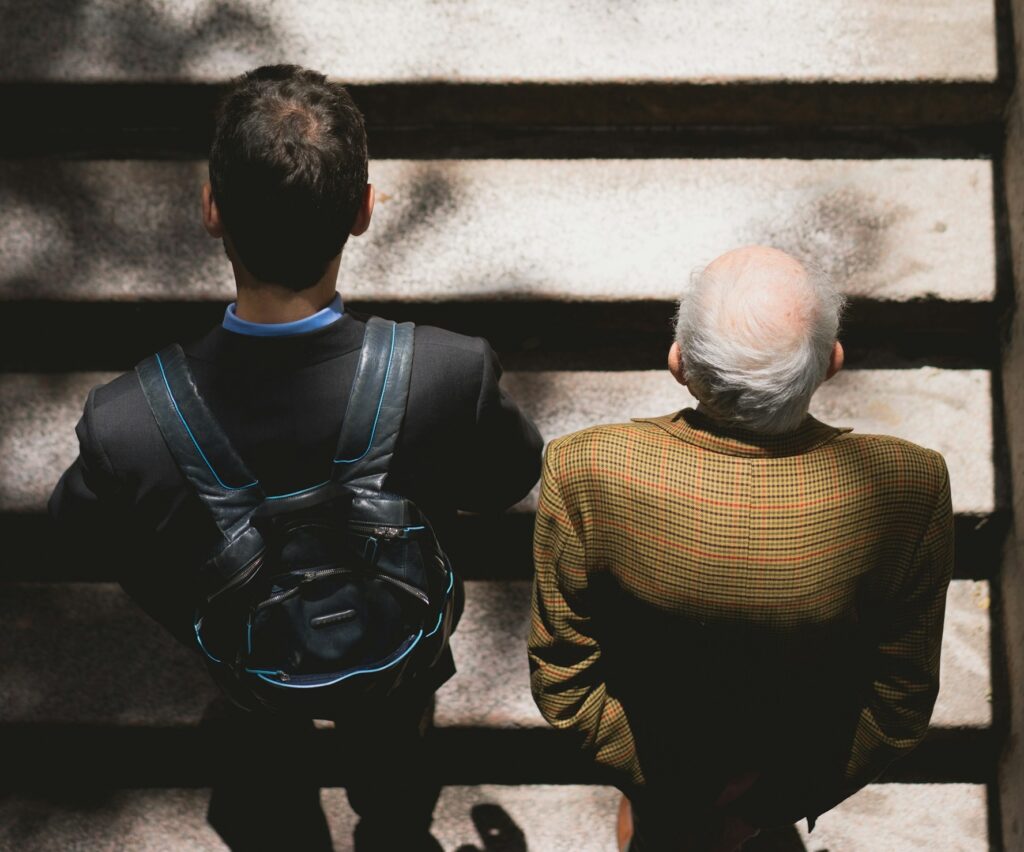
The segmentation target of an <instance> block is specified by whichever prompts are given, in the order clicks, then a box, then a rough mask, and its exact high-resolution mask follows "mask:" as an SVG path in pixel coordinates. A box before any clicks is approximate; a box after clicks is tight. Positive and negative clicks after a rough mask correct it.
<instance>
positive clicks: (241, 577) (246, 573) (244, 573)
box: [206, 551, 263, 604]
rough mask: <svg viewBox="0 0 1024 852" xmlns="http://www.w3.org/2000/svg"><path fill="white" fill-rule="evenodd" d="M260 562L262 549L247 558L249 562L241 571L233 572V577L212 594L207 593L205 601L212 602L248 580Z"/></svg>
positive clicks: (261, 560) (257, 568)
mask: <svg viewBox="0 0 1024 852" xmlns="http://www.w3.org/2000/svg"><path fill="white" fill-rule="evenodd" d="M262 564H263V551H260V552H259V553H257V554H256V555H255V556H254V557H253V558H252V559H250V560H249V562H248V563H247V564H246V565H245V567H244V568H242V570H241V571H239V572H238V573H237V574H235V576H234V577H232V578H231V579H230V580H228V582H227V583H225V584H224V585H223V586H221V587H220V588H219V589H217V591H215V592H214V593H213V594H211V595H207V597H206V603H207V604H211V603H213V601H214V599H216V598H219V597H220V596H221V595H223V594H224V593H225V592H230V591H231V590H232V589H236V588H238V587H239V586H241V585H243V584H244V583H246V582H248V581H249V580H250V579H251V578H252V575H253V574H255V573H256V572H257V571H258V570H259V569H260V566H261V565H262Z"/></svg>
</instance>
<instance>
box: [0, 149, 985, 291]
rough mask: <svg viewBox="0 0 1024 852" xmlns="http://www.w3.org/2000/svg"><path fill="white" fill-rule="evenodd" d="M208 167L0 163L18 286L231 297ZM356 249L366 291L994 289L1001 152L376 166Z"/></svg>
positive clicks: (3, 272)
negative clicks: (750, 262) (213, 219)
mask: <svg viewBox="0 0 1024 852" xmlns="http://www.w3.org/2000/svg"><path fill="white" fill-rule="evenodd" d="M204 175H205V166H204V165H202V164H197V163H187V162H186V163H182V162H147V161H119V162H41V161H26V162H15V161H7V162H0V256H2V257H3V258H4V263H3V266H2V268H0V299H40V298H52V299H71V300H78V299H83V300H98V299H132V298H139V299H181V300H189V299H228V298H230V296H231V293H232V279H231V273H230V268H229V267H228V264H227V262H226V260H225V258H224V256H223V253H222V250H221V247H220V245H219V243H217V242H215V241H213V240H211V239H209V238H208V237H207V236H206V234H205V233H204V232H203V230H202V227H201V226H200V223H199V202H198V197H199V196H198V193H199V187H200V186H201V184H202V181H203V180H204ZM370 177H371V180H372V181H373V182H374V184H375V185H376V187H377V190H378V204H377V208H376V211H375V213H374V222H373V225H372V227H371V228H370V230H369V231H368V232H367V234H366V235H365V236H364V237H361V238H359V239H353V240H352V241H351V242H350V245H349V246H348V247H347V248H346V250H345V262H344V264H343V266H342V276H341V283H340V288H341V291H342V293H343V295H344V296H345V297H346V298H350V299H363V300H387V299H398V300H412V301H416V300H419V301H432V300H452V301H460V300H498V299H500V300H510V299H558V300H617V299H668V300H674V299H676V298H677V297H678V294H679V290H680V287H681V284H682V283H683V281H684V280H685V279H686V277H687V276H688V275H689V273H690V271H691V270H692V269H693V268H694V267H696V266H698V265H700V264H702V263H707V262H709V261H710V260H712V259H713V258H714V257H716V256H717V255H718V254H720V253H721V252H723V251H726V250H727V249H729V248H733V247H735V246H737V245H742V244H745V243H769V244H773V245H777V246H779V247H781V248H788V249H790V250H793V251H797V252H801V253H804V254H806V255H808V256H810V257H813V258H815V259H816V260H817V261H818V262H819V263H821V264H822V265H824V266H825V267H826V268H828V269H829V270H830V271H832V272H833V273H834V274H835V276H836V277H837V280H838V281H839V282H840V284H841V285H842V287H843V289H844V290H845V291H846V292H847V293H849V294H851V295H854V296H859V297H865V298H871V299H880V300H889V299H891V300H898V301H905V300H909V299H917V298H940V299H947V300H954V301H958V300H960V301H986V300H990V299H991V298H992V295H993V292H994V287H995V259H994V258H995V254H994V252H995V248H994V247H995V231H994V226H993V218H992V209H993V208H992V176H991V163H990V162H988V161H985V160H923V159H922V160H872V161H858V160H571V161H566V160H562V161H559V160H506V161H501V160H476V161H472V160H464V161H448V160H446V161H440V160H435V161H430V160H426V161H398V160H394V161H386V160H382V161H376V162H374V163H372V164H371V170H370Z"/></svg>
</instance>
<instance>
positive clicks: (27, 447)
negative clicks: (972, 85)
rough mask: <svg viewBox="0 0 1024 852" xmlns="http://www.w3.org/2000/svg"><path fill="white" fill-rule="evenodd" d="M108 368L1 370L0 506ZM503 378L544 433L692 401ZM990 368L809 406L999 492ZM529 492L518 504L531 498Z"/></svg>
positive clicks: (604, 376) (624, 382) (830, 391)
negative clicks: (897, 441) (931, 452)
mask: <svg viewBox="0 0 1024 852" xmlns="http://www.w3.org/2000/svg"><path fill="white" fill-rule="evenodd" d="M110 377H111V376H110V374H101V373H78V374H66V375H56V376H51V375H32V374H7V375H0V458H5V459H18V460H19V463H18V464H16V465H5V466H4V467H3V468H2V469H0V511H33V510H41V509H42V508H43V506H44V504H45V501H46V498H47V495H48V494H49V493H50V490H51V489H52V488H53V486H54V484H55V483H56V481H57V478H58V477H59V475H60V472H61V471H62V470H63V469H64V467H66V466H67V465H68V464H70V463H71V461H72V460H73V459H74V457H75V454H76V452H77V445H76V439H75V435H74V431H73V429H74V424H75V422H76V420H77V419H78V417H79V416H80V415H81V411H82V405H83V403H84V400H85V396H86V393H87V392H88V389H89V388H90V387H92V386H93V385H96V384H98V383H100V382H103V381H106V380H107V379H109V378H110ZM503 383H504V386H505V387H506V388H507V390H508V392H509V393H511V394H512V395H513V396H514V397H515V398H516V399H517V400H519V402H520V403H521V405H522V406H523V408H524V409H525V410H526V411H527V412H528V413H529V414H530V415H531V416H532V417H533V418H534V419H535V420H536V421H537V424H538V426H539V428H540V430H541V434H542V435H543V436H544V437H545V438H546V439H551V438H554V437H556V436H558V435H564V434H566V433H568V432H573V431H576V430H578V429H582V428H585V427H587V426H592V425H594V424H597V423H617V422H622V421H624V420H628V419H629V418H630V417H650V416H656V415H660V414H666V413H668V412H670V411H674V410H676V409H679V408H682V407H684V406H686V405H691V404H693V400H692V398H691V397H689V395H688V394H686V392H685V391H684V390H683V389H682V388H680V387H679V386H678V385H677V384H675V382H674V381H673V380H672V378H671V376H670V375H669V374H668V372H667V371H626V372H613V373H599V372H585V371H584V372H536V373H525V372H523V373H509V374H507V376H506V378H505V379H503ZM990 385H991V376H990V374H989V373H988V372H987V371H985V370H939V369H935V368H930V367H929V368H922V369H918V370H872V371H849V372H845V373H840V374H839V375H838V376H836V377H835V378H834V379H833V380H832V381H830V382H826V383H825V384H824V385H823V386H822V388H821V390H819V391H818V394H817V395H816V397H815V399H814V405H813V406H812V411H813V413H814V414H815V415H817V416H818V417H820V418H821V419H823V420H825V421H826V422H829V423H833V424H834V425H837V426H853V427H855V428H856V429H857V431H860V432H868V433H884V434H892V435H897V436H899V437H901V438H906V439H908V440H911V441H914V442H916V443H918V444H922V445H924V446H926V447H931V448H933V449H936V450H938V451H939V452H941V453H942V454H943V455H944V456H945V457H946V462H947V464H948V465H949V470H950V478H951V483H952V489H953V506H954V509H955V510H956V511H957V512H963V513H968V514H987V513H989V512H991V511H992V510H993V509H994V508H995V507H996V506H997V505H999V502H998V500H997V495H996V494H995V488H996V486H995V477H994V469H993V461H992V400H991V387H990ZM533 504H534V497H530V498H527V500H526V501H524V502H523V503H522V504H520V507H521V508H527V509H528V508H531V507H532V506H533Z"/></svg>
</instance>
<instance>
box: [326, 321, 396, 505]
mask: <svg viewBox="0 0 1024 852" xmlns="http://www.w3.org/2000/svg"><path fill="white" fill-rule="evenodd" d="M414 328H415V326H414V325H413V324H412V323H411V322H404V323H401V324H397V323H394V322H391V321H390V320H385V319H381V318H380V317H372V318H371V319H370V321H369V322H368V323H367V324H366V334H365V336H364V337H363V348H362V351H361V352H360V353H359V364H358V365H357V366H356V375H355V379H354V380H353V382H352V390H351V392H350V393H349V397H348V406H347V407H346V409H345V419H344V420H343V421H342V424H341V434H340V435H339V436H338V450H337V452H336V453H335V454H334V470H333V472H332V477H331V478H332V479H334V480H335V481H337V482H344V483H347V484H354V485H359V486H360V487H363V488H368V489H373V490H376V491H380V490H382V489H383V487H384V478H385V477H386V476H387V473H388V467H389V466H390V464H391V457H392V456H393V455H394V452H395V445H396V444H397V443H398V434H399V432H401V431H402V420H403V419H404V417H405V404H406V401H407V400H408V398H409V379H410V377H411V376H412V356H413V330H414Z"/></svg>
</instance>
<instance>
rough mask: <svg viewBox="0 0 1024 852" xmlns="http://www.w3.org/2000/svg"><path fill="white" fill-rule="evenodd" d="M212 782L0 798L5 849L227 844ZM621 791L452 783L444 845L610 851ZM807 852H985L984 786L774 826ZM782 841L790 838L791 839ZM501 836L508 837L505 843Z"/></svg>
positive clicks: (344, 820)
mask: <svg viewBox="0 0 1024 852" xmlns="http://www.w3.org/2000/svg"><path fill="white" fill-rule="evenodd" d="M321 801H322V802H323V805H324V810H325V812H326V813H327V818H328V822H329V824H330V827H331V834H332V836H333V838H334V848H335V849H336V850H337V852H351V849H352V830H353V828H354V825H355V815H354V814H353V813H352V809H351V808H350V807H349V805H348V802H347V801H346V799H345V796H344V793H343V791H342V790H340V789H327V790H324V791H323V792H322V793H321ZM208 802H209V791H208V790H202V789H200V790H180V789H169V790H168V789H155V790H117V791H109V792H106V791H102V790H93V791H88V792H82V793H81V794H80V796H79V798H74V797H71V796H65V797H63V798H60V799H56V798H44V797H33V796H28V795H14V796H6V797H4V799H3V800H2V801H0V847H2V848H5V849H12V850H13V849H17V850H19V852H50V850H53V849H61V850H67V852H79V850H81V852H86V850H88V852H101V850H103V851H104V852H105V850H110V852H113V850H121V849H132V850H133V851H134V850H138V852H165V850H167V852H170V850H180V849H189V850H192V852H222V850H225V849H226V848H227V847H226V846H224V845H223V843H222V842H221V840H220V838H219V837H218V836H217V835H216V834H215V833H214V832H213V830H212V829H211V828H210V827H209V825H208V824H207V822H206V808H207V805H208ZM618 802H619V792H618V791H617V790H614V789H612V788H609V787H582V786H570V785H565V786H549V785H535V786H518V787H516V786H496V785H482V786H478V787H447V788H445V790H444V792H443V793H442V794H441V800H440V802H438V805H437V808H436V809H435V811H434V829H433V833H434V836H435V837H436V838H437V839H438V841H439V842H440V844H441V847H442V848H443V849H444V850H446V852H477V851H478V850H481V849H495V850H498V849H501V850H508V852H525V850H527V849H531V850H537V852H614V850H615V849H616V846H615V836H614V826H615V813H616V808H617V807H618ZM778 837H779V845H778V846H769V845H768V844H767V843H765V844H764V845H762V842H761V841H759V842H757V843H755V844H751V849H752V850H753V849H754V848H755V847H756V848H758V849H804V850H806V852H829V850H832V852H916V851H917V850H922V852H924V850H942V852H985V850H988V849H989V848H990V847H989V841H988V836H987V830H986V806H985V788H984V787H983V786H981V785H974V784H875V785H872V786H869V787H867V788H866V789H864V790H862V791H861V792H860V793H858V794H857V795H855V796H853V797H852V798H850V799H848V800H847V801H846V802H844V803H842V804H841V805H840V806H839V807H838V808H836V809H835V810H833V811H830V812H829V813H827V814H825V815H823V816H822V817H821V818H820V819H819V820H818V825H817V827H816V828H815V830H814V833H813V834H811V835H808V834H807V830H806V825H805V824H801V825H800V826H799V827H798V829H797V830H796V831H793V830H789V831H785V832H780V833H779V834H778ZM782 838H789V843H784V842H783V841H782ZM499 842H501V844H502V845H498V843H499Z"/></svg>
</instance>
